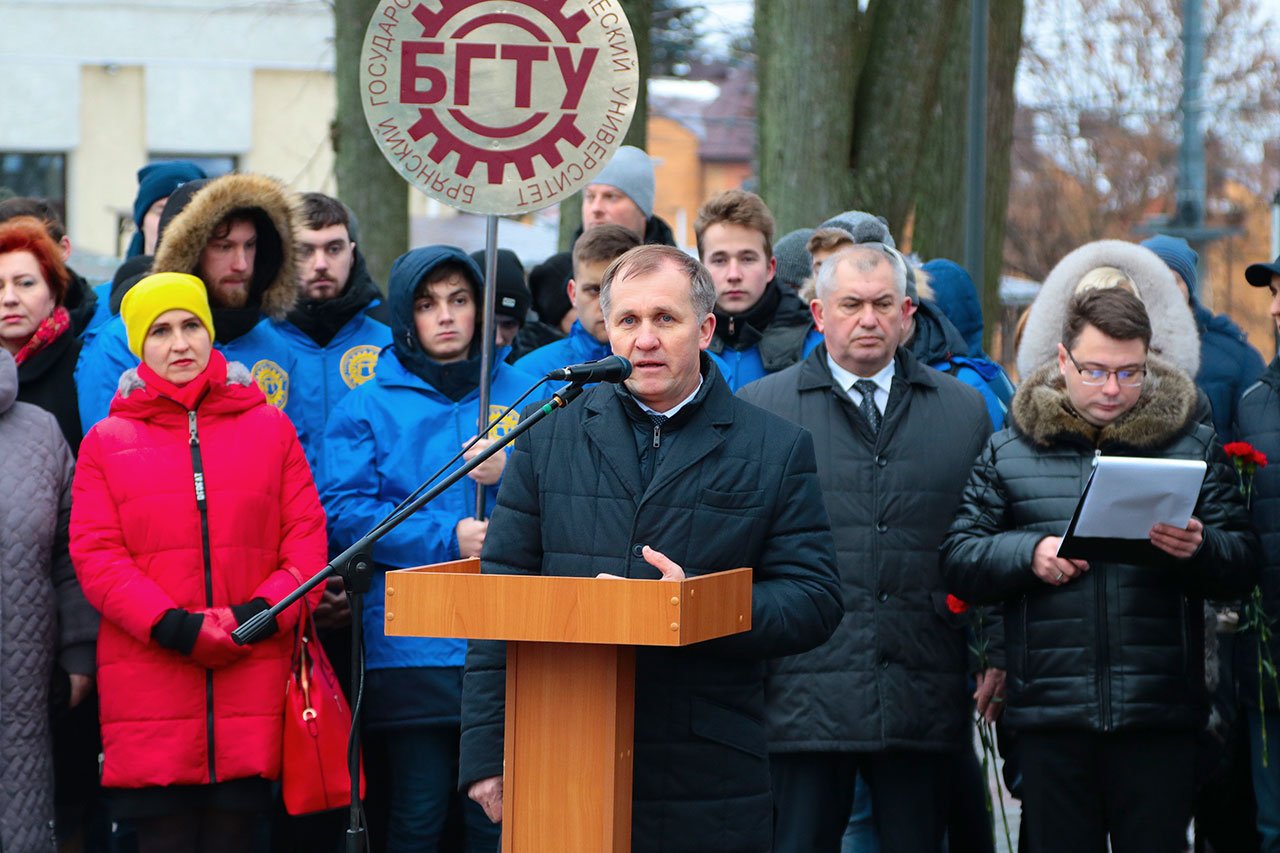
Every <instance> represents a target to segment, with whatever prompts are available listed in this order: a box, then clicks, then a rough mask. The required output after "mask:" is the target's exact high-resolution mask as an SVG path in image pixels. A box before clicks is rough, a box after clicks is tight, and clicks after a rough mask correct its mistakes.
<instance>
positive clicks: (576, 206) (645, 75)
mask: <svg viewBox="0 0 1280 853" xmlns="http://www.w3.org/2000/svg"><path fill="white" fill-rule="evenodd" d="M618 2H619V4H620V5H621V6H622V11H623V13H625V14H626V16H627V22H628V23H630V24H631V35H632V38H633V40H634V41H635V46H636V61H637V62H639V63H640V90H639V92H637V93H636V111H635V114H634V115H633V116H632V117H631V126H630V127H628V128H627V135H626V136H625V137H623V139H622V144H623V145H634V146H635V147H636V148H644V147H645V143H646V141H647V140H648V135H649V129H648V123H649V86H648V80H649V44H650V41H651V39H650V35H649V27H650V25H651V24H652V21H653V0H618ZM580 225H582V193H581V192H576V193H574V194H573V195H571V196H569V197H568V198H566V199H565V200H564V201H562V202H560V230H559V240H558V242H559V244H560V251H562V252H567V251H569V250H570V249H571V248H573V235H574V234H575V233H577V230H578V227H579V226H580Z"/></svg>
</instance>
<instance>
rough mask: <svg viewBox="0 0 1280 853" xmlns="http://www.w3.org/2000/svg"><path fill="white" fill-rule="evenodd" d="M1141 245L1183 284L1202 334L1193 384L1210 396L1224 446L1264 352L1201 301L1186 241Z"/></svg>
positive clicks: (1194, 259)
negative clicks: (1197, 366) (1198, 360)
mask: <svg viewBox="0 0 1280 853" xmlns="http://www.w3.org/2000/svg"><path fill="white" fill-rule="evenodd" d="M1142 246H1143V247H1144V248H1147V249H1150V250H1151V251H1153V252H1155V253H1156V254H1157V255H1158V256H1159V257H1160V260H1162V261H1164V262H1165V266H1167V267H1169V269H1171V270H1173V271H1174V272H1175V273H1177V274H1178V275H1179V276H1181V278H1182V281H1183V282H1184V283H1185V284H1186V285H1187V301H1188V302H1189V303H1190V306H1191V316H1193V317H1194V318H1195V321H1196V331H1198V332H1199V333H1200V370H1199V371H1198V372H1197V373H1196V385H1199V386H1200V390H1201V391H1204V393H1205V396H1206V397H1208V398H1209V405H1210V406H1212V408H1213V427H1214V429H1216V430H1217V431H1218V437H1219V438H1220V439H1222V441H1223V443H1224V444H1225V443H1226V442H1229V441H1232V440H1234V437H1235V421H1236V408H1237V407H1238V406H1239V405H1240V398H1241V397H1243V396H1244V392H1245V391H1247V390H1248V389H1249V388H1250V387H1251V386H1252V385H1253V383H1255V382H1257V381H1258V378H1259V377H1260V376H1262V371H1263V370H1264V369H1265V368H1266V365H1265V364H1263V362H1262V356H1261V355H1259V354H1258V351H1257V350H1256V349H1254V348H1253V347H1252V346H1250V345H1249V339H1248V337H1247V336H1246V335H1245V333H1244V330H1242V329H1241V328H1240V327H1239V326H1237V325H1236V324H1235V323H1234V322H1232V320H1231V318H1230V317H1228V316H1227V315H1225V314H1214V313H1213V312H1212V311H1210V310H1209V309H1208V308H1206V307H1205V306H1204V305H1202V304H1200V278H1199V276H1198V275H1197V273H1196V267H1197V265H1198V264H1199V262H1200V256H1199V255H1198V254H1196V251H1195V249H1192V248H1191V245H1190V244H1189V243H1188V242H1187V241H1186V240H1184V239H1183V238H1181V237H1171V236H1169V235H1168V234H1157V235H1156V236H1154V237H1151V238H1149V239H1147V240H1143V241H1142Z"/></svg>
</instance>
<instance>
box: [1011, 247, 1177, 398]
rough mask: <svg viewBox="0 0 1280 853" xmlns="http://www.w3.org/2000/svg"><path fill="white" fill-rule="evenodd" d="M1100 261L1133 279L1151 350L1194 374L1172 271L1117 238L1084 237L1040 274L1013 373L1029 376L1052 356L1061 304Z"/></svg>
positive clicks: (1059, 333) (1153, 256) (1059, 327)
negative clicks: (1087, 240)
mask: <svg viewBox="0 0 1280 853" xmlns="http://www.w3.org/2000/svg"><path fill="white" fill-rule="evenodd" d="M1104 266H1110V267H1116V268H1117V269H1120V270H1123V271H1124V272H1125V273H1127V274H1128V276H1129V277H1130V278H1132V279H1133V281H1134V283H1135V284H1137V285H1138V293H1139V295H1140V296H1141V298H1142V301H1143V303H1144V304H1145V305H1146V307H1147V315H1148V316H1149V317H1150V318H1151V330H1152V338H1151V350H1152V351H1153V352H1155V353H1158V354H1159V355H1160V357H1161V358H1163V359H1164V360H1165V361H1167V362H1170V363H1171V364H1172V365H1174V366H1176V367H1178V368H1179V369H1181V370H1182V371H1183V372H1185V373H1186V374H1187V375H1188V376H1195V375H1196V374H1197V373H1198V372H1199V370H1200V336H1199V333H1198V332H1197V331H1196V321H1195V318H1194V317H1193V316H1192V314H1191V307H1190V306H1189V305H1188V304H1187V300H1186V299H1184V298H1183V296H1182V291H1181V290H1179V289H1178V285H1177V284H1176V283H1175V282H1174V279H1173V273H1172V272H1170V271H1169V267H1168V266H1167V265H1166V264H1165V262H1164V261H1162V260H1160V258H1159V256H1158V255H1156V254H1155V252H1152V251H1151V250H1150V249H1145V248H1143V247H1142V246H1139V245H1138V244H1136V243H1126V242H1124V241H1123V240H1098V241H1097V242H1094V243H1086V244H1085V245H1083V246H1081V247H1080V248H1078V249H1076V250H1075V251H1073V252H1071V253H1070V254H1068V255H1067V256H1066V257H1065V258H1063V259H1062V260H1061V261H1059V262H1058V265H1057V266H1055V267H1054V268H1053V270H1052V271H1051V272H1050V273H1049V275H1048V276H1047V277H1046V278H1045V280H1044V285H1043V286H1041V288H1040V293H1039V294H1038V295H1037V296H1036V299H1035V302H1033V303H1031V308H1030V309H1029V310H1030V312H1031V313H1030V314H1029V315H1028V317H1027V325H1026V329H1025V330H1024V331H1023V333H1022V343H1021V344H1020V345H1019V347H1018V375H1019V376H1022V377H1028V376H1031V375H1032V374H1034V373H1035V372H1036V371H1037V370H1038V369H1039V368H1040V367H1041V366H1042V365H1044V364H1046V363H1048V362H1053V361H1054V360H1055V359H1056V358H1057V354H1058V342H1059V341H1060V340H1061V339H1062V325H1063V322H1064V321H1065V320H1066V315H1067V304H1068V303H1069V302H1070V301H1071V296H1072V294H1073V292H1074V291H1075V286H1076V284H1077V283H1078V282H1079V281H1080V279H1081V278H1083V277H1084V274H1085V273H1087V272H1089V271H1090V270H1092V269H1095V268H1097V267H1104Z"/></svg>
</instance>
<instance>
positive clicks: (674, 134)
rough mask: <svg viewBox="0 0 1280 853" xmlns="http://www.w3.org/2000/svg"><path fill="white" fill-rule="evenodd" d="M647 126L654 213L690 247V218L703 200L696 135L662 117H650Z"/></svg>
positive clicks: (691, 233)
mask: <svg viewBox="0 0 1280 853" xmlns="http://www.w3.org/2000/svg"><path fill="white" fill-rule="evenodd" d="M647 129H648V135H649V138H648V143H647V147H648V152H649V156H650V157H652V158H654V160H655V161H657V165H656V167H655V168H654V204H653V212H654V213H655V214H657V215H658V216H659V217H661V218H662V219H664V220H666V222H667V224H668V225H670V226H671V230H672V231H674V232H675V235H676V240H677V241H679V242H680V244H681V245H684V246H692V245H693V243H694V239H693V221H694V219H695V218H696V217H697V215H698V207H699V205H701V204H702V202H703V190H702V166H701V163H700V162H699V160H698V137H697V136H695V135H694V133H693V131H691V130H689V129H688V128H687V127H685V126H684V125H682V124H680V123H679V122H677V121H673V120H672V119H669V118H663V117H661V116H650V117H649V123H648V128H647ZM682 226H683V227H682Z"/></svg>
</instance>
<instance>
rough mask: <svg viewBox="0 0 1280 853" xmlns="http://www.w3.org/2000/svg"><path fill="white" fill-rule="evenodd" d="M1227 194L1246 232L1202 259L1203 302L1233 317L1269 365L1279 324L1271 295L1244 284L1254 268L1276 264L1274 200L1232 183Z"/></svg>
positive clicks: (1210, 250)
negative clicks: (1270, 308) (1265, 263)
mask: <svg viewBox="0 0 1280 853" xmlns="http://www.w3.org/2000/svg"><path fill="white" fill-rule="evenodd" d="M1225 195H1226V196H1227V198H1228V199H1229V200H1230V201H1232V202H1234V203H1235V204H1236V205H1237V207H1238V208H1239V210H1240V211H1241V216H1240V223H1239V225H1240V228H1241V233H1240V234H1238V235H1235V236H1233V237H1227V238H1224V239H1222V240H1218V241H1215V242H1214V243H1213V244H1211V245H1210V246H1209V248H1208V249H1207V250H1206V251H1205V256H1204V258H1203V259H1202V261H1201V267H1202V274H1203V277H1202V278H1201V281H1200V289H1201V292H1202V294H1203V297H1202V299H1203V301H1204V302H1205V303H1206V304H1207V305H1208V306H1209V307H1210V308H1211V309H1212V310H1213V312H1214V313H1215V314H1227V315H1228V316H1230V317H1231V319H1233V320H1235V321H1236V323H1238V324H1239V326H1240V328H1242V329H1244V331H1245V333H1246V334H1247V335H1248V336H1249V343H1251V344H1253V346H1254V348H1256V349H1257V350H1258V352H1260V353H1262V357H1263V359H1264V360H1266V361H1270V360H1271V359H1272V357H1273V356H1274V355H1275V354H1276V335H1275V323H1274V321H1272V319H1271V317H1270V315H1269V314H1268V306H1269V304H1270V301H1271V294H1270V292H1269V291H1267V289H1266V288H1260V287H1252V286H1250V285H1249V283H1248V282H1246V281H1245V280H1244V270H1245V267H1247V266H1249V264H1252V263H1257V262H1258V261H1270V260H1271V259H1272V258H1271V204H1270V199H1269V198H1267V197H1266V196H1261V195H1258V194H1256V193H1252V192H1250V191H1249V190H1248V189H1247V188H1245V187H1243V186H1240V185H1238V184H1233V185H1229V186H1228V187H1227V188H1226V192H1225Z"/></svg>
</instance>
